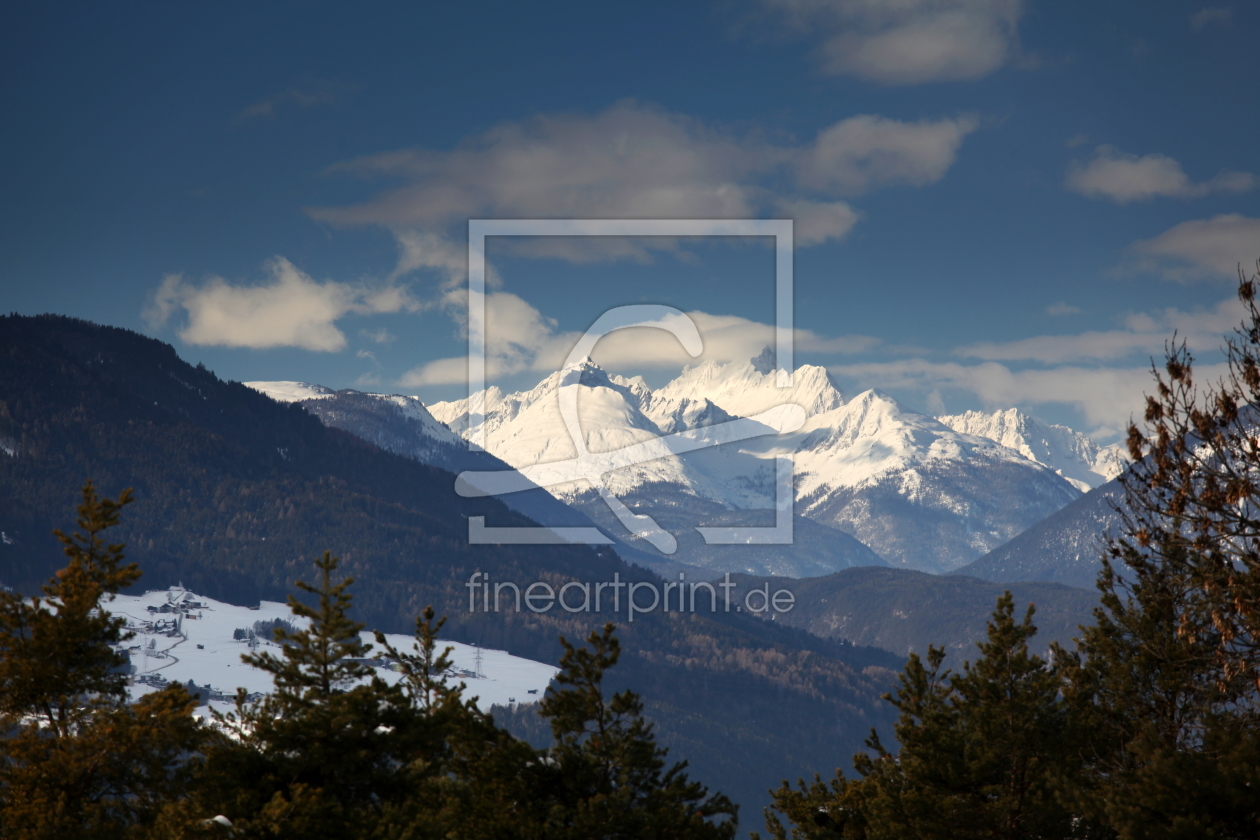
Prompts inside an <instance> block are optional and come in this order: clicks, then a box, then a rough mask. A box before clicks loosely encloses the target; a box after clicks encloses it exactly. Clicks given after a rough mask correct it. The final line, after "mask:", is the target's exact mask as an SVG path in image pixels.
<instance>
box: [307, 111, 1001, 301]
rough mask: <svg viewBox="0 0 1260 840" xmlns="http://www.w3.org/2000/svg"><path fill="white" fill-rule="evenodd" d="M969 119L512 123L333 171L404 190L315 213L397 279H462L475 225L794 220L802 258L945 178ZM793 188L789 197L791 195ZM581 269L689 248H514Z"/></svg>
mask: <svg viewBox="0 0 1260 840" xmlns="http://www.w3.org/2000/svg"><path fill="white" fill-rule="evenodd" d="M976 126H977V122H976V120H975V119H974V118H971V117H960V118H957V119H941V120H935V121H932V120H921V121H918V122H901V121H898V120H893V119H888V118H885V117H879V116H872V115H863V116H857V117H852V118H850V119H847V120H844V121H842V122H839V123H836V124H835V125H833V126H831V127H829V128H827V129H824V130H823V131H822V132H820V133H819V135H818V136H817V138H815V139H814V140H813V141H812V142H806V143H796V144H793V143H778V144H776V143H772V142H769V141H767V140H765V139H764V138H762V137H759V136H755V135H754V136H736V135H734V134H732V133H731V132H727V131H723V130H720V129H718V128H715V127H712V126H710V125H707V124H705V123H703V122H701V121H700V120H697V119H694V118H691V117H687V116H684V115H680V114H673V113H669V112H666V111H663V110H661V109H659V108H654V107H651V106H646V105H642V104H639V103H636V102H630V101H627V102H621V103H618V104H616V105H614V106H612V107H610V108H608V109H606V110H605V111H603V112H601V113H598V114H595V115H594V116H584V115H540V116H536V117H533V118H531V119H528V120H524V121H521V122H514V123H505V124H503V125H500V126H498V127H496V128H494V129H491V130H490V131H488V132H486V133H485V134H482V135H480V136H478V137H474V138H470V139H469V140H467V141H466V142H464V143H463V144H461V145H460V146H459V147H458V148H456V149H454V150H452V151H449V152H439V151H431V150H427V149H404V150H399V151H393V152H387V153H384V154H378V155H372V156H369V157H365V158H360V159H357V160H352V161H348V162H346V163H342V164H338V165H337V166H335V167H333V169H332V170H331V171H334V172H343V173H351V174H357V175H362V176H365V177H373V178H376V177H388V178H391V179H393V180H395V181H397V180H401V181H403V185H402V186H399V187H395V188H393V189H390V190H387V191H385V192H383V193H381V194H379V195H377V196H375V197H373V198H371V199H369V200H368V201H365V202H363V203H360V204H356V205H350V206H344V207H315V208H308V210H307V212H308V213H309V214H310V215H311V216H312V217H313V218H315V219H317V220H320V221H324V222H327V223H329V224H332V225H337V226H346V227H353V226H381V227H385V228H388V229H389V230H391V231H393V232H394V234H395V236H396V237H397V238H398V242H399V263H398V268H397V269H396V270H395V273H394V276H395V277H398V276H402V275H403V274H406V273H407V272H410V271H413V270H415V269H418V268H431V269H436V270H438V271H439V272H442V273H444V274H445V275H446V276H447V277H448V278H449V277H455V276H459V275H460V274H462V272H463V271H464V268H465V267H464V260H465V257H464V256H463V254H462V253H460V249H459V247H457V246H456V245H455V244H454V242H455V241H456V240H459V239H460V238H462V235H463V229H462V226H463V225H465V224H466V223H467V220H468V219H470V218H573V219H598V218H648V219H672V218H758V217H763V216H765V215H767V214H775V213H791V214H793V215H794V216H797V217H798V220H799V221H800V224H801V236H800V239H799V240H798V241H799V244H805V245H808V244H817V243H821V242H825V241H828V240H833V239H838V238H841V237H843V236H844V235H845V234H846V233H847V232H848V231H849V229H850V228H852V226H853V225H854V224H855V223H856V221H857V220H858V219H859V217H860V214H858V213H857V211H856V210H854V209H853V208H852V207H850V206H848V205H847V204H844V203H841V202H836V201H835V199H836V198H839V197H844V196H853V195H858V194H861V193H864V192H867V191H870V190H872V189H876V188H879V187H884V186H890V185H912V186H926V185H928V184H932V183H935V182H936V181H939V180H940V179H941V178H942V177H944V175H945V173H946V172H947V171H948V169H949V168H950V166H952V165H953V163H954V160H955V159H956V157H957V154H958V149H959V146H960V144H961V142H962V140H963V138H964V137H965V136H966V135H967V134H968V133H970V132H972V131H974V130H975V128H976ZM785 185H787V186H786V187H785ZM509 246H510V247H514V248H517V249H518V250H519V251H520V252H523V253H528V254H532V255H547V256H557V257H561V258H565V259H569V260H574V261H583V260H596V259H626V258H629V259H648V258H649V256H650V254H651V252H653V251H660V250H675V249H677V248H678V247H679V245H678V240H676V239H669V238H658V239H653V240H649V239H640V238H633V239H624V238H617V237H586V238H568V239H566V238H552V237H549V238H545V239H536V240H525V241H524V242H523V243H509Z"/></svg>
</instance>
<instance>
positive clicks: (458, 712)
mask: <svg viewBox="0 0 1260 840" xmlns="http://www.w3.org/2000/svg"><path fill="white" fill-rule="evenodd" d="M129 502H130V494H129V493H128V492H124V493H123V494H122V495H121V496H120V497H119V498H118V499H117V500H111V499H109V498H102V497H101V496H99V495H98V494H97V492H96V490H95V488H94V487H93V486H92V485H91V483H89V484H88V485H87V486H86V487H85V488H84V490H83V501H82V504H81V505H80V506H79V517H78V525H79V530H78V532H76V533H75V534H73V535H66V534H64V533H62V532H60V531H58V532H57V535H58V537H59V539H60V540H61V542H62V543H63V545H64V548H65V553H66V555H67V556H68V557H69V563H68V564H67V565H66V566H65V568H63V569H62V570H61V571H59V572H58V573H57V575H56V576H55V577H54V578H53V579H52V580H51V581H50V582H49V583H48V584H47V585H46V586H44V588H43V595H42V596H41V597H37V598H34V599H26V598H23V597H22V596H21V595H20V594H18V593H16V592H11V591H6V592H3V593H0V732H3V735H2V736H0V836H3V837H6V838H32V839H33V838H67V837H93V838H192V837H214V836H218V837H259V838H263V837H273V838H280V837H284V838H330V839H331V838H338V840H342V839H343V838H382V840H384V839H385V838H389V839H390V840H393V839H394V838H397V839H398V840H402V839H403V838H417V839H418V838H446V837H466V838H498V837H520V838H571V840H585V838H590V837H626V838H631V837H633V838H646V837H657V838H675V837H677V838H697V840H699V838H713V840H719V839H720V838H730V837H733V836H734V832H735V816H736V809H735V806H734V805H733V804H732V803H731V802H730V800H729V799H727V797H725V796H723V795H722V794H719V793H713V794H710V793H709V791H708V790H707V789H706V788H705V787H704V786H703V785H702V784H700V783H699V782H697V781H694V780H692V779H690V778H689V776H688V774H687V771H686V765H685V763H674V764H669V763H668V762H667V761H666V753H665V750H663V749H661V748H660V747H659V746H658V745H657V744H656V741H655V735H654V733H653V730H652V726H651V724H649V723H648V722H647V721H646V720H645V719H644V716H643V703H642V701H641V700H640V699H639V697H638V696H637V695H635V694H634V693H633V692H629V691H622V692H618V693H616V694H614V695H613V696H612V697H611V698H605V696H604V687H603V681H604V674H605V672H606V671H607V670H608V669H609V668H611V667H612V666H613V665H615V664H616V662H617V659H618V657H619V654H620V647H619V643H618V641H617V638H616V636H615V635H614V632H613V626H612V625H611V624H608V625H606V626H605V627H604V628H603V630H602V631H597V632H594V633H592V634H591V635H590V637H589V638H588V639H587V640H586V645H584V646H575V645H573V644H570V643H569V642H567V641H563V640H562V644H563V647H564V655H563V658H562V659H561V661H560V668H561V670H560V673H559V674H558V676H557V677H556V678H555V680H554V684H553V686H552V688H551V689H549V690H548V693H547V694H546V696H545V697H544V698H543V699H542V701H541V702H540V703H539V704H538V713H539V714H540V715H541V717H542V718H543V719H544V720H546V721H547V722H548V723H549V724H550V729H551V737H552V740H553V745H552V746H551V747H549V748H547V749H537V748H535V747H532V746H530V745H529V744H528V743H526V742H525V741H523V740H520V739H518V738H516V737H514V736H513V735H511V734H510V733H509V732H508V731H507V730H506V729H503V728H502V727H500V726H498V725H497V724H496V723H495V721H494V719H493V718H492V717H491V716H490V715H489V714H487V713H485V712H482V711H480V710H479V709H478V708H477V706H476V704H475V702H474V700H473V699H469V698H466V697H464V696H463V694H462V693H461V688H462V686H455V685H451V684H450V683H448V682H447V679H446V676H445V675H446V673H447V672H448V670H449V669H450V666H451V662H450V660H449V658H448V654H449V651H450V649H449V648H447V649H444V650H440V649H439V646H438V631H439V630H440V629H441V626H442V621H440V620H435V616H434V613H433V610H432V609H426V610H425V612H424V613H423V614H422V615H421V616H419V617H417V619H416V644H415V645H414V647H413V650H411V651H406V650H397V649H395V648H394V647H393V646H391V645H390V644H389V643H388V642H386V640H385V637H384V636H383V635H382V634H380V633H378V634H377V644H378V645H380V646H381V647H382V648H383V651H384V653H385V655H387V656H388V657H389V658H391V659H393V660H394V661H395V662H396V663H398V666H399V667H400V668H401V671H402V679H401V680H400V681H398V682H397V683H396V684H391V683H387V682H386V681H384V680H382V679H381V678H380V677H378V676H376V674H375V672H374V670H373V669H372V668H370V667H368V666H367V665H365V664H363V662H362V660H363V659H364V657H365V655H366V654H367V652H368V650H369V649H370V648H371V645H368V644H365V643H364V642H363V641H362V640H361V637H360V635H359V633H360V631H361V630H362V629H363V625H362V624H360V623H358V622H356V621H353V620H352V619H351V618H350V614H349V612H350V607H351V602H352V597H351V595H350V593H349V591H348V588H349V586H350V585H351V583H352V582H353V580H352V579H351V578H343V579H340V580H338V579H337V577H336V573H337V569H338V564H339V560H338V559H337V558H336V557H333V556H332V555H331V554H330V553H325V554H324V555H323V557H322V558H320V559H319V560H317V561H316V563H315V566H316V569H317V571H318V574H319V577H318V579H317V582H316V583H315V584H308V583H305V582H302V581H298V583H297V586H298V588H299V589H300V590H301V591H302V592H304V593H307V594H308V595H310V596H312V601H313V602H315V603H314V604H306V603H303V602H302V601H301V600H299V599H298V598H296V597H294V596H290V598H289V604H290V607H291V608H292V610H293V612H294V614H295V615H297V616H298V617H300V618H305V619H309V626H307V627H306V628H305V629H295V628H294V627H293V626H292V625H287V626H285V625H282V626H277V627H276V628H275V630H274V634H275V638H276V640H277V641H278V642H279V643H280V653H279V654H278V655H277V654H275V653H272V652H270V651H263V652H260V653H252V654H247V655H245V656H244V657H243V658H244V660H245V661H246V662H247V663H248V664H250V665H252V666H254V667H256V668H259V669H261V670H263V671H266V672H267V673H269V674H271V676H272V679H273V682H274V685H275V690H274V691H273V692H272V693H271V694H269V695H266V696H265V697H264V698H263V699H262V700H259V701H256V702H249V701H248V700H247V699H246V697H245V692H244V690H243V689H242V690H241V692H240V694H239V695H238V697H237V702H236V706H235V710H234V711H232V712H229V713H227V714H225V715H217V714H216V715H214V718H213V721H212V722H203V721H202V720H200V719H197V718H194V715H193V711H194V708H195V701H194V700H193V698H192V697H190V696H189V694H188V691H187V690H186V689H185V687H184V686H182V685H179V684H173V685H170V686H168V687H166V688H165V689H163V690H161V691H156V692H153V693H150V694H146V695H145V696H143V697H142V698H140V699H139V700H138V701H137V702H135V703H130V702H129V701H128V694H127V675H126V673H125V671H124V669H123V668H122V667H121V666H122V665H123V663H124V661H125V660H124V656H123V654H121V653H119V652H118V651H117V645H118V644H119V643H120V642H121V641H123V640H124V639H125V638H126V636H127V633H126V630H125V622H124V620H123V619H121V618H118V617H115V616H112V615H110V614H109V612H108V610H107V605H108V601H109V599H110V597H111V596H112V595H114V594H116V593H118V592H119V591H120V590H122V589H124V588H126V587H128V586H130V585H131V584H133V583H135V582H136V581H137V580H138V579H139V577H140V570H139V567H138V566H137V565H136V564H134V563H131V564H125V563H124V560H125V557H124V546H123V545H122V544H121V543H113V544H111V543H108V542H107V540H106V531H107V530H108V529H109V528H111V527H114V526H116V525H117V524H118V522H119V517H120V511H121V510H122V508H123V507H124V506H125V505H126V504H128V503H129Z"/></svg>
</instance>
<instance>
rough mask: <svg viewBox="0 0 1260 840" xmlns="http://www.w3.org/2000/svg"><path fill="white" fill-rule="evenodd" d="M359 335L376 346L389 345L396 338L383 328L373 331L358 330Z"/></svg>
mask: <svg viewBox="0 0 1260 840" xmlns="http://www.w3.org/2000/svg"><path fill="white" fill-rule="evenodd" d="M359 335H361V336H363V337H364V338H366V339H367V340H368V341H372V342H375V343H377V344H389V343H390V342H392V341H393V340H394V339H395V338H397V336H395V335H394V334H393V333H391V332H390V331H389V330H387V329H385V328H384V327H378V328H376V329H374V330H359Z"/></svg>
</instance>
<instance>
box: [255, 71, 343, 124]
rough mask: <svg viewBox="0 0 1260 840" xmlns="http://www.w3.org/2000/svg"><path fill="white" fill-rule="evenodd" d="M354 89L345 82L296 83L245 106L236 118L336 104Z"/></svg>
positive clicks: (274, 114) (256, 116)
mask: <svg viewBox="0 0 1260 840" xmlns="http://www.w3.org/2000/svg"><path fill="white" fill-rule="evenodd" d="M353 90H355V86H354V85H348V84H345V83H344V82H330V81H320V82H313V83H310V84H302V85H294V86H292V87H289V88H286V89H285V90H282V91H280V92H279V93H275V94H272V95H271V96H268V97H266V98H264V99H260V100H258V101H257V102H255V103H253V104H251V105H249V106H247V107H245V108H243V109H242V110H241V111H240V112H239V113H238V114H237V115H236V118H237V119H238V120H247V119H252V118H258V117H264V118H266V117H274V116H276V113H277V112H278V111H282V110H284V109H286V108H299V109H306V108H313V107H315V106H316V105H335V104H337V103H338V102H339V101H340V100H341V98H342V97H343V96H344V95H345V94H347V93H349V92H351V91H353Z"/></svg>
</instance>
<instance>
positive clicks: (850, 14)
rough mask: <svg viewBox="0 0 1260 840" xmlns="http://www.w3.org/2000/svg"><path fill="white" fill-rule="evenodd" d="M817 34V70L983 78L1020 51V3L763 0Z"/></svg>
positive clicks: (904, 78)
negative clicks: (819, 37)
mask: <svg viewBox="0 0 1260 840" xmlns="http://www.w3.org/2000/svg"><path fill="white" fill-rule="evenodd" d="M764 2H765V3H766V5H767V6H768V7H769V8H771V9H773V10H776V11H777V12H780V13H782V14H783V15H784V17H785V19H786V20H787V22H788V24H789V26H791V27H793V28H794V29H796V30H798V31H801V32H806V33H808V34H809V35H810V36H821V37H822V39H823V40H822V44H821V45H820V46H819V48H818V51H817V57H818V59H819V61H820V64H821V67H822V70H823V71H824V72H825V73H829V74H832V75H840V76H856V77H858V78H860V79H866V80H868V81H873V82H879V83H882V84H889V85H911V84H921V83H924V82H942V81H959V80H968V79H978V78H981V77H983V76H987V75H989V74H990V73H992V72H994V71H995V70H997V69H998V68H1000V67H1002V66H1003V65H1005V64H1007V63H1008V62H1009V61H1010V60H1011V59H1012V58H1013V57H1015V56H1016V55H1018V53H1019V41H1018V31H1017V29H1018V24H1019V18H1020V16H1021V14H1022V13H1023V5H1024V4H1023V2H1022V0H895V2H887V0H764Z"/></svg>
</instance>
